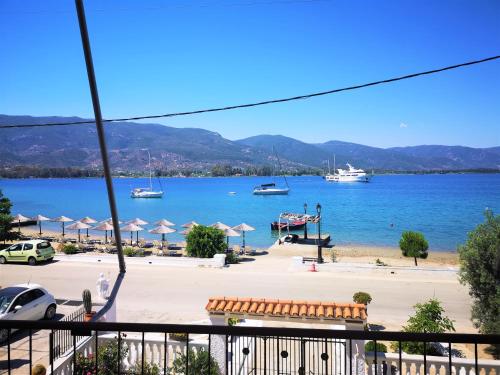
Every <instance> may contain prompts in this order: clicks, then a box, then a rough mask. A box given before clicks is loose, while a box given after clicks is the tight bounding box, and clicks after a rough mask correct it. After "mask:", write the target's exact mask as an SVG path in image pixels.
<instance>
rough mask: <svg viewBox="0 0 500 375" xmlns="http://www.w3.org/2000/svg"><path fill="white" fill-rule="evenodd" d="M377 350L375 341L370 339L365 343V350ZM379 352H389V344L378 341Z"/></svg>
mask: <svg viewBox="0 0 500 375" xmlns="http://www.w3.org/2000/svg"><path fill="white" fill-rule="evenodd" d="M374 351H375V342H374V341H368V342H367V343H366V344H365V352H374ZM377 352H379V353H387V346H385V345H384V344H382V343H380V342H377Z"/></svg>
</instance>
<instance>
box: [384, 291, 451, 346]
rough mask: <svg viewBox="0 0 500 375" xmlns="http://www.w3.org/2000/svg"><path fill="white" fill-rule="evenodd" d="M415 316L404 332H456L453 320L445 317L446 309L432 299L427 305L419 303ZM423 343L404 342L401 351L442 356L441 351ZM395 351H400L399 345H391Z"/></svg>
mask: <svg viewBox="0 0 500 375" xmlns="http://www.w3.org/2000/svg"><path fill="white" fill-rule="evenodd" d="M414 307H415V315H413V316H410V318H409V319H408V324H407V325H406V326H404V327H403V332H416V333H444V332H446V331H455V327H454V326H453V320H451V319H450V318H448V317H447V316H445V315H444V309H443V307H442V306H441V303H440V302H439V301H438V300H437V299H434V298H433V299H430V300H429V301H427V302H426V303H417V304H416V305H415V306H414ZM425 345H426V346H425V349H424V343H421V342H402V343H401V349H402V350H403V351H404V352H405V353H408V354H424V351H425V352H426V353H427V354H428V355H440V353H439V351H438V350H436V347H435V346H434V345H433V344H432V343H426V344H425ZM391 348H392V349H393V350H394V351H398V350H399V348H398V343H397V342H394V343H392V344H391Z"/></svg>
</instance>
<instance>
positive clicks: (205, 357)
mask: <svg viewBox="0 0 500 375" xmlns="http://www.w3.org/2000/svg"><path fill="white" fill-rule="evenodd" d="M179 354H180V353H179ZM187 360H189V367H188V370H187V371H186V362H187ZM209 369H210V370H209ZM168 373H169V374H184V375H199V374H203V375H220V370H219V366H218V364H217V362H216V361H215V359H214V358H213V357H212V356H211V355H210V354H209V353H208V352H207V351H206V350H204V349H200V350H199V351H198V352H195V351H194V350H193V349H192V348H189V352H188V357H187V358H186V355H185V354H181V355H179V356H178V357H177V358H176V359H175V360H174V362H173V363H172V367H169V369H168Z"/></svg>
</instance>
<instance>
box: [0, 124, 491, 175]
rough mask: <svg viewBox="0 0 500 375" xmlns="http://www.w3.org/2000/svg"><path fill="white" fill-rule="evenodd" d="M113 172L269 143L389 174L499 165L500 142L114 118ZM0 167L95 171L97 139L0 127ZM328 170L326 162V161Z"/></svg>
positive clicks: (236, 156) (195, 164) (250, 158)
mask: <svg viewBox="0 0 500 375" xmlns="http://www.w3.org/2000/svg"><path fill="white" fill-rule="evenodd" d="M79 120H83V119H81V118H79V117H57V116H53V117H32V116H9V115H0V125H20V124H41V123H46V122H50V123H52V122H68V121H79ZM105 134H106V139H107V145H108V151H109V154H110V162H111V166H112V168H113V169H114V170H122V171H140V170H143V169H144V168H145V166H146V164H147V153H146V152H145V150H144V149H149V151H150V153H151V157H152V164H153V167H154V168H156V169H179V170H182V169H199V170H208V169H210V168H211V167H212V166H214V165H216V164H230V165H232V166H233V167H242V168H245V167H248V166H264V165H274V164H276V157H275V155H274V154H273V151H272V149H273V147H274V148H275V150H276V153H277V155H278V156H279V158H280V161H281V164H282V166H283V168H285V169H289V170H293V169H303V168H311V167H312V168H326V161H327V160H330V161H331V162H332V161H333V156H334V155H335V159H336V165H337V166H340V165H343V164H345V163H347V162H349V163H351V164H353V165H354V166H356V167H359V168H364V169H376V170H393V171H432V170H461V169H500V147H490V148H471V147H465V146H442V145H423V146H411V147H392V148H378V147H371V146H365V145H361V144H356V143H349V142H342V141H336V140H332V141H328V142H325V143H317V144H310V143H305V142H302V141H300V140H297V139H294V138H290V137H286V136H283V135H257V136H253V137H249V138H245V139H240V140H229V139H226V138H224V137H222V136H221V135H220V134H218V133H216V132H212V131H208V130H204V129H199V128H175V127H170V126H165V125H160V124H143V123H133V122H113V123H107V124H106V125H105ZM0 139H1V152H0V167H11V166H19V165H29V166H41V167H78V168H99V167H100V165H101V161H100V153H99V144H98V139H97V133H96V129H95V125H94V124H84V125H71V126H57V127H38V128H30V127H27V128H23V127H19V128H12V129H0ZM332 167H333V164H332Z"/></svg>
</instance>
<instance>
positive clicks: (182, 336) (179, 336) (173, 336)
mask: <svg viewBox="0 0 500 375" xmlns="http://www.w3.org/2000/svg"><path fill="white" fill-rule="evenodd" d="M168 336H169V337H170V340H175V341H186V340H187V338H188V335H187V333H182V332H179V333H169V335H168Z"/></svg>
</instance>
